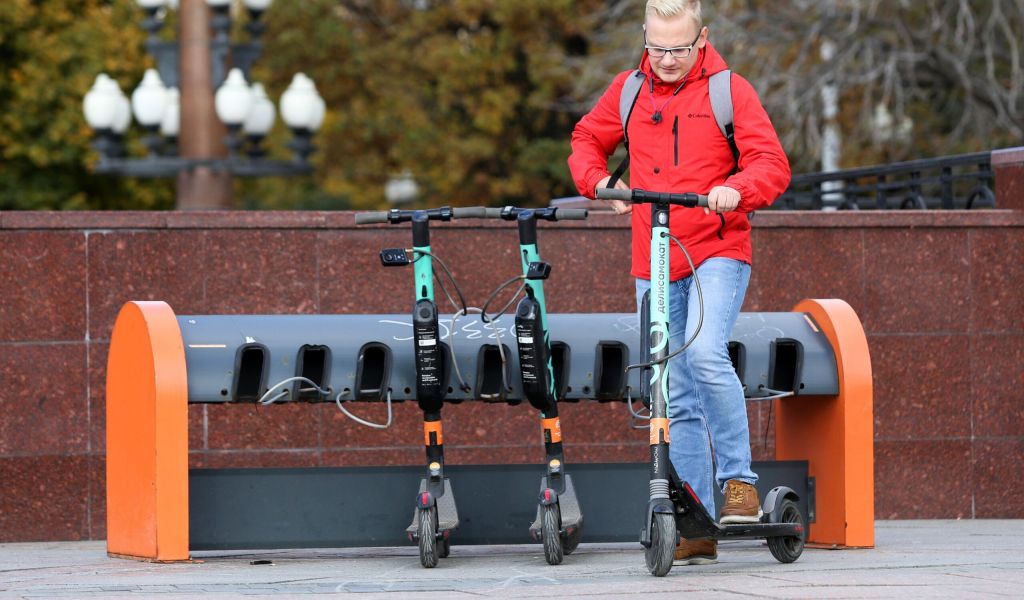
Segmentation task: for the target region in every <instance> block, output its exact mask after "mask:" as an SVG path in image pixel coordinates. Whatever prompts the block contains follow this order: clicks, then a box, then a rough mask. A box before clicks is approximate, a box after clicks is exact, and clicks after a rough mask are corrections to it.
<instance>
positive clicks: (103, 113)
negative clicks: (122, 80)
mask: <svg viewBox="0 0 1024 600" xmlns="http://www.w3.org/2000/svg"><path fill="white" fill-rule="evenodd" d="M120 97H121V89H120V88H119V87H118V86H117V82H116V81H114V80H113V79H111V78H110V76H108V75H107V74H106V73H100V74H99V75H97V76H96V81H95V82H93V84H92V88H90V89H89V91H88V93H86V94H85V98H84V99H83V100H82V111H83V112H84V113H85V122H86V123H88V124H89V127H92V128H93V129H110V128H112V127H113V126H114V118H115V117H116V115H117V105H118V102H119V101H120Z"/></svg>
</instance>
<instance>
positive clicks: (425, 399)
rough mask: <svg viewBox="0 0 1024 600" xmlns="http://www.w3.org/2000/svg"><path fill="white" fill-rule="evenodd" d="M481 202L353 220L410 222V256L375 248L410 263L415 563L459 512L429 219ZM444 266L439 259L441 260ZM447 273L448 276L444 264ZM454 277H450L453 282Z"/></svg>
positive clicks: (475, 212) (445, 534)
mask: <svg viewBox="0 0 1024 600" xmlns="http://www.w3.org/2000/svg"><path fill="white" fill-rule="evenodd" d="M484 216H486V211H485V209H484V208H482V207H473V208H454V209H453V208H449V207H447V206H445V207H441V208H434V209H429V210H398V209H392V210H390V211H387V212H372V213H360V214H357V215H356V224H360V225H362V224H370V223H390V224H392V225H397V224H399V223H406V222H412V244H413V247H412V252H411V253H412V258H410V257H409V252H408V251H407V250H406V249H404V248H385V249H383V250H381V252H380V260H381V264H382V265H383V266H385V267H400V266H405V265H408V264H409V263H410V262H411V263H412V265H413V275H414V286H415V290H416V291H415V304H414V306H413V311H412V326H413V344H414V348H415V350H414V360H415V364H416V400H417V402H418V403H419V407H420V409H421V410H422V411H423V443H424V446H425V447H426V455H427V476H426V477H424V478H423V479H421V480H420V487H419V492H418V493H417V494H416V508H415V510H414V512H413V519H412V524H411V525H409V527H408V528H407V529H406V533H407V534H408V535H409V539H410V540H414V541H416V542H417V543H418V544H419V551H420V564H422V565H423V566H424V567H426V568H433V567H435V566H437V563H438V559H439V558H446V557H447V556H448V554H449V552H450V550H451V532H452V531H453V530H454V529H456V528H457V527H458V526H459V512H458V509H457V508H456V506H455V495H454V494H453V493H452V486H451V482H450V481H449V480H448V479H447V478H446V477H445V476H444V438H443V435H442V427H441V406H442V405H443V402H444V397H445V395H446V394H447V391H448V372H447V371H448V368H447V367H448V365H447V360H448V356H449V354H448V350H447V348H446V347H445V345H444V343H443V342H442V341H441V337H440V332H439V328H438V324H437V314H438V311H437V304H435V303H434V258H435V256H434V255H433V254H431V252H430V221H450V220H452V219H453V218H470V217H484ZM441 265H442V266H444V263H441ZM445 272H446V274H448V276H449V277H451V274H450V272H448V270H447V268H445ZM453 283H454V282H453Z"/></svg>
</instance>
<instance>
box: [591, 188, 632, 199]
mask: <svg viewBox="0 0 1024 600" xmlns="http://www.w3.org/2000/svg"><path fill="white" fill-rule="evenodd" d="M597 199H598V200H622V201H623V202H632V201H633V190H620V189H618V188H597Z"/></svg>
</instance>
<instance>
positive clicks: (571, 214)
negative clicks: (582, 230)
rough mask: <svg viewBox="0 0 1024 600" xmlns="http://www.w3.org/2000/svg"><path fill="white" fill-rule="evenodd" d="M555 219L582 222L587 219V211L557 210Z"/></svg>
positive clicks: (581, 209)
mask: <svg viewBox="0 0 1024 600" xmlns="http://www.w3.org/2000/svg"><path fill="white" fill-rule="evenodd" d="M555 218H556V219H558V220H559V221H582V220H583V219H586V218H587V209H585V208H559V209H556V210H555Z"/></svg>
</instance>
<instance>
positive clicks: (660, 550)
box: [644, 513, 676, 577]
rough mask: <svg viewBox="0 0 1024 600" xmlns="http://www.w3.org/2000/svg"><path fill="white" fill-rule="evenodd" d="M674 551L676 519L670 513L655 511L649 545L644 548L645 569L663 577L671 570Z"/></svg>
mask: <svg viewBox="0 0 1024 600" xmlns="http://www.w3.org/2000/svg"><path fill="white" fill-rule="evenodd" d="M675 551H676V520H675V519H674V518H673V516H672V515H667V514H663V513H655V514H654V518H653V519H652V521H651V547H650V548H645V549H644V559H645V560H646V562H647V570H649V571H650V572H651V575H654V576H655V577H664V576H665V575H668V572H669V571H671V570H672V559H673V558H675V556H674V555H675Z"/></svg>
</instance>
